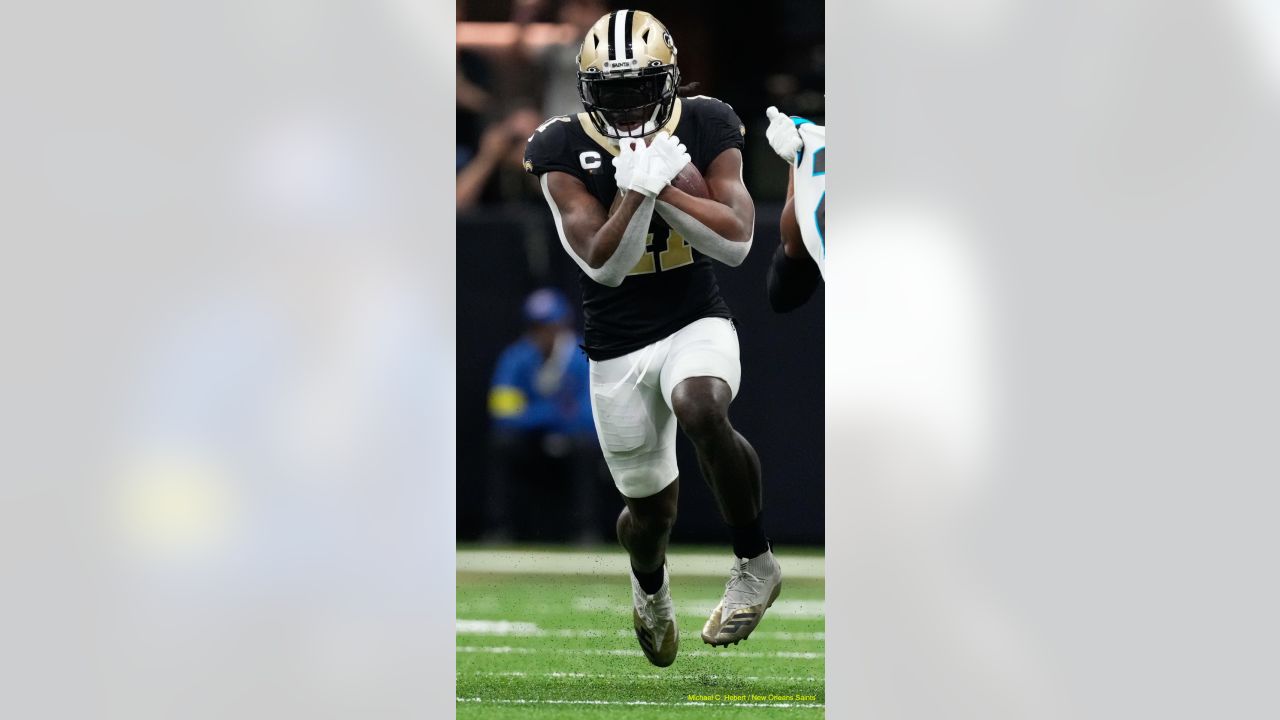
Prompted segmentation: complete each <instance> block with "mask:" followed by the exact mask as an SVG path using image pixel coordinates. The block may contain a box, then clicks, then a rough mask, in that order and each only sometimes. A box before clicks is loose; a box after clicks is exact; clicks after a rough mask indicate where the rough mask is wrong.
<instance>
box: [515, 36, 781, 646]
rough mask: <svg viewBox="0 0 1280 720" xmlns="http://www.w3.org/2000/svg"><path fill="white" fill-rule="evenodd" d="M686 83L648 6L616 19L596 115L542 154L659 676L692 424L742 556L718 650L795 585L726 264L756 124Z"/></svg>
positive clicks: (672, 630) (562, 121)
mask: <svg viewBox="0 0 1280 720" xmlns="http://www.w3.org/2000/svg"><path fill="white" fill-rule="evenodd" d="M679 83H680V71H679V69H678V68H677V66H676V46H675V42H674V41H673V40H672V37H671V33H670V32H668V31H667V28H666V27H665V26H664V25H663V24H662V23H660V22H659V21H658V20H657V18H655V17H653V16H652V15H650V14H649V13H647V12H643V11H639V10H618V11H615V12H611V13H609V14H607V15H605V16H603V17H601V18H600V19H599V20H598V21H597V22H596V24H595V25H594V26H593V27H592V28H591V29H590V30H589V31H588V32H587V35H586V38H585V39H584V40H583V42H582V48H581V51H580V53H579V55H578V90H579V94H580V96H581V98H582V104H583V106H584V108H585V112H582V113H578V114H577V115H565V116H560V117H553V118H551V119H549V120H547V121H546V122H545V123H543V124H542V126H541V127H539V128H538V129H537V130H536V131H535V132H534V133H533V135H532V136H530V138H529V144H528V147H527V149H526V154H525V168H526V169H527V170H528V171H529V172H531V173H533V174H534V175H537V176H538V177H539V180H540V182H541V185H542V190H543V194H544V195H545V197H546V199H547V204H548V205H549V206H550V208H551V213H552V215H553V216H554V219H555V224H556V229H557V231H558V233H559V235H560V241H561V244H562V245H563V246H564V249H565V251H566V252H568V253H569V257H571V258H573V261H574V262H575V263H576V264H577V265H578V267H579V268H580V269H581V278H580V279H581V283H582V297H583V308H582V309H583V315H584V320H585V325H586V328H585V330H586V332H585V342H584V349H585V350H586V352H587V356H588V358H589V360H590V378H591V403H592V404H591V409H592V411H593V414H594V416H595V423H596V432H597V434H598V436H599V438H600V445H601V448H602V450H603V451H604V456H605V459H606V460H607V462H608V465H609V470H610V472H611V474H612V475H613V480H614V484H615V485H616V486H617V488H618V490H619V491H620V492H621V494H622V496H623V499H624V500H625V503H626V507H625V508H624V509H623V510H622V513H621V514H620V515H619V516H618V522H617V531H618V540H619V542H621V543H622V546H623V547H624V548H626V550H627V552H628V554H629V555H630V559H631V569H632V572H631V586H632V596H633V600H634V608H635V609H634V612H633V614H632V615H633V624H634V627H635V632H636V637H637V639H638V640H639V642H640V647H641V648H642V649H643V650H644V654H645V656H646V657H647V658H648V659H649V661H650V662H651V663H653V664H654V665H658V666H660V667H665V666H667V665H670V664H671V663H672V662H674V661H675V657H676V650H677V647H678V643H679V637H680V635H679V629H678V628H677V626H676V617H675V611H674V606H673V604H672V601H671V590H670V578H669V575H668V573H667V567H666V547H667V539H668V537H669V535H670V532H671V527H672V525H673V523H674V522H675V519H676V506H677V498H678V495H679V480H678V472H677V468H676V452H675V445H676V442H675V441H676V426H677V425H679V427H680V429H681V430H682V431H683V432H684V433H685V435H686V436H688V437H689V439H690V440H691V441H692V442H693V446H694V447H695V449H696V450H697V454H698V463H699V466H700V467H701V469H702V475H703V478H704V479H705V480H706V481H707V483H708V485H710V487H711V490H712V492H713V493H714V495H715V497H716V500H717V503H718V505H719V508H720V511H721V514H722V515H723V517H724V519H725V521H726V522H727V523H728V525H729V527H730V530H731V533H732V537H733V550H734V555H735V556H736V557H735V560H734V562H733V564H732V568H731V569H730V577H729V581H728V583H727V584H726V586H725V593H724V597H723V599H722V600H721V602H720V604H719V605H717V606H716V608H715V609H714V611H712V613H711V616H710V618H709V619H708V620H707V622H706V624H705V625H704V627H703V629H702V639H703V641H705V642H707V643H709V644H711V645H713V646H717V647H720V646H724V645H728V644H730V643H737V642H739V641H741V640H742V639H743V638H745V637H747V636H748V635H749V634H750V633H751V631H752V630H754V629H755V627H756V626H757V624H758V623H759V622H760V619H761V617H762V616H763V614H764V611H765V609H766V608H768V607H769V605H771V604H772V603H773V601H774V599H775V598H776V597H777V596H778V592H779V590H780V589H781V582H782V573H781V569H780V568H779V566H778V562H777V560H775V559H774V556H773V553H772V551H771V549H770V545H769V542H768V539H767V537H766V536H765V533H764V529H763V526H762V523H761V516H760V510H761V501H762V493H761V478H760V461H759V459H758V458H757V456H756V452H755V450H754V449H753V448H752V447H751V445H750V444H749V443H748V442H747V441H746V439H745V438H743V437H742V435H740V434H739V433H738V432H737V431H736V430H734V428H733V425H732V424H731V423H730V422H729V403H730V402H731V401H732V400H733V398H734V396H736V394H737V392H738V384H739V380H740V378H741V366H740V365H739V359H738V339H737V333H736V330H735V329H734V326H733V322H732V315H731V313H730V312H729V307H728V305H726V304H725V301H724V299H723V298H722V297H721V296H720V289H719V287H718V286H717V284H716V276H715V272H714V270H713V268H712V261H719V262H722V263H725V264H726V265H729V266H737V265H739V264H741V263H742V261H743V260H744V259H745V258H746V256H747V252H748V251H749V250H750V249H751V238H752V233H753V229H754V222H755V205H754V204H753V202H752V200H751V195H750V194H749V193H748V192H747V188H746V186H745V185H743V183H742V145H743V135H744V134H745V132H746V131H745V129H744V128H743V125H742V122H741V121H740V120H739V119H738V116H737V115H736V114H735V113H734V112H733V109H732V108H730V107H729V106H728V105H726V104H725V103H723V102H721V101H719V100H716V99H714V98H710V97H705V96H697V97H680V96H679V93H678V89H679V87H680V85H679ZM677 176H679V178H680V180H678V181H677V182H676V183H675V184H672V181H673V180H676V179H677ZM702 179H705V192H703V191H702V190H701V189H700V188H701V186H702V185H703V184H704V183H703V182H701V181H700V180H702ZM677 186H679V187H677ZM681 188H683V189H681ZM686 190H688V191H687V192H686Z"/></svg>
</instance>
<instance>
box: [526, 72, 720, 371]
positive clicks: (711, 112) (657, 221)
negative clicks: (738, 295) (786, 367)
mask: <svg viewBox="0 0 1280 720" xmlns="http://www.w3.org/2000/svg"><path fill="white" fill-rule="evenodd" d="M665 129H666V130H667V132H669V133H671V134H673V135H675V136H676V137H678V138H679V139H680V142H682V143H684V144H685V147H687V148H688V151H689V156H690V158H691V159H692V161H693V165H694V166H695V167H697V168H698V171H699V172H701V173H703V174H705V173H706V172H707V168H708V167H709V166H710V165H711V161H712V160H715V158H716V156H718V155H719V154H720V153H722V152H724V151H725V150H728V149H729V148H738V149H739V150H741V149H742V144H743V136H744V135H745V134H746V129H745V128H744V127H743V125H742V121H741V120H739V119H738V116H737V114H735V113H734V112H733V108H731V107H729V106H728V105H727V104H725V103H723V102H721V101H719V100H716V99H715V98H710V97H706V96H697V97H689V98H680V99H678V100H677V101H676V107H675V110H674V111H673V112H672V115H671V120H670V121H669V122H668V123H667V125H666V126H665ZM617 153H618V149H617V146H616V145H614V144H612V143H611V142H609V140H608V139H607V138H605V137H604V136H603V135H601V134H600V133H599V132H598V131H597V130H596V129H595V126H594V125H592V124H591V120H590V119H589V118H588V117H587V116H586V114H585V113H580V114H578V115H562V116H559V117H554V118H551V119H550V120H547V121H546V122H544V123H543V124H542V125H541V126H540V127H539V128H538V129H537V130H536V131H535V132H534V133H533V136H532V137H531V138H530V139H529V145H528V147H526V149H525V156H524V167H525V170H528V171H529V172H531V173H533V174H534V175H538V176H542V175H543V174H544V173H547V172H550V171H552V170H558V171H560V172H566V173H569V174H570V175H573V176H574V177H576V178H578V179H579V180H581V181H582V182H583V184H585V185H586V186H587V190H588V191H589V192H590V193H591V194H592V195H594V196H595V197H596V199H597V200H599V201H600V204H601V205H603V206H604V207H606V208H608V207H610V206H611V205H612V204H613V200H614V197H615V196H616V195H617V192H618V186H617V184H616V183H615V181H614V178H613V172H614V168H613V162H612V160H613V156H614V155H617ZM543 182H544V183H545V178H544V179H543ZM549 200H550V198H548V201H549ZM562 240H563V238H562ZM648 243H649V244H648V247H647V249H646V252H645V254H644V255H642V256H641V257H640V262H638V263H636V266H635V268H634V269H632V270H631V272H630V273H628V274H627V276H626V278H624V279H623V281H622V284H621V285H619V286H618V287H608V286H607V285H601V284H600V283H597V282H595V281H594V280H592V279H591V278H590V277H588V276H587V274H586V273H583V272H581V270H579V275H580V278H579V280H580V282H581V284H582V314H583V320H584V323H585V326H586V327H585V344H584V347H585V348H586V351H587V355H588V356H589V357H590V358H591V359H592V360H608V359H609V358H615V357H619V356H621V355H625V354H627V353H629V352H631V351H633V350H637V349H639V348H642V347H644V346H645V345H648V344H650V343H653V342H656V341H658V340H661V339H662V338H664V337H666V336H668V335H670V334H671V333H674V332H675V331H677V330H679V329H680V328H682V327H684V326H685V325H688V324H689V323H691V322H693V321H695V320H698V319H701V318H704V317H723V318H732V317H733V315H732V313H730V312H729V306H728V305H727V304H725V301H724V298H722V297H720V286H719V285H718V284H717V283H716V276H715V271H714V269H713V268H712V261H711V258H709V257H706V256H705V255H703V254H702V253H700V252H698V251H697V250H694V249H693V248H692V247H690V246H689V244H688V243H687V242H685V240H684V238H682V237H681V236H680V234H679V233H678V232H675V231H673V230H672V229H671V228H670V227H668V226H667V224H666V222H665V221H663V219H662V218H661V217H659V215H658V213H657V212H656V211H655V212H654V213H653V220H652V222H651V223H650V225H649V237H648ZM566 250H568V247H567V246H566Z"/></svg>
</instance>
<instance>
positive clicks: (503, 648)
mask: <svg viewBox="0 0 1280 720" xmlns="http://www.w3.org/2000/svg"><path fill="white" fill-rule="evenodd" d="M454 650H455V651H456V652H460V653H494V654H498V655H541V654H543V653H555V654H557V655H621V656H626V657H641V656H643V655H644V653H642V652H640V651H639V650H598V649H595V648H527V647H511V646H510V645H457V646H455V647H454ZM680 655H681V656H682V657H708V656H712V655H714V656H716V657H742V658H766V657H768V658H788V659H792V660H821V659H823V658H825V657H826V653H825V652H790V651H784V650H777V651H774V652H752V651H750V650H738V649H737V648H733V649H720V650H719V651H713V650H685V651H683V652H681V653H680Z"/></svg>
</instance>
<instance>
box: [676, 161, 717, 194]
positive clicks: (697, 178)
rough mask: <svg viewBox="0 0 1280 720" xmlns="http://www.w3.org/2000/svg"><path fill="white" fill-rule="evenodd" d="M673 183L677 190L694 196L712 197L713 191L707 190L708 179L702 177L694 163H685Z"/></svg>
mask: <svg viewBox="0 0 1280 720" xmlns="http://www.w3.org/2000/svg"><path fill="white" fill-rule="evenodd" d="M671 184H672V185H674V186H675V187H676V189H677V190H681V191H683V192H685V193H688V194H690V195H693V196H694V197H700V198H705V197H711V193H710V192H709V191H708V190H707V181H706V180H703V179H702V173H700V172H698V168H696V167H694V166H693V163H689V164H688V165H685V166H684V168H683V169H681V170H680V173H679V174H678V175H676V176H675V177H674V178H672V179H671Z"/></svg>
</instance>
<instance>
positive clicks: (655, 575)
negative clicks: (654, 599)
mask: <svg viewBox="0 0 1280 720" xmlns="http://www.w3.org/2000/svg"><path fill="white" fill-rule="evenodd" d="M631 574H632V575H635V576H636V580H639V581H640V588H641V589H642V590H644V591H645V592H647V593H649V594H650V595H652V594H654V593H656V592H658V591H659V590H661V589H662V566H661V565H659V566H658V569H657V570H650V571H649V572H640V571H639V570H637V569H636V566H635V565H632V566H631Z"/></svg>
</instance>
